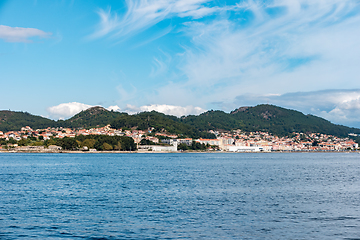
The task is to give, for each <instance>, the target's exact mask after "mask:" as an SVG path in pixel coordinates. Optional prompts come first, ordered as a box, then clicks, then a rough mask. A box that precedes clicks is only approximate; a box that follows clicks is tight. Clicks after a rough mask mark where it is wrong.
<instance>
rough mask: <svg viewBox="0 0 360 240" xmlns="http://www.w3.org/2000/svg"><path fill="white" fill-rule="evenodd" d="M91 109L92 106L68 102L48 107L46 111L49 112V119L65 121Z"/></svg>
mask: <svg viewBox="0 0 360 240" xmlns="http://www.w3.org/2000/svg"><path fill="white" fill-rule="evenodd" d="M91 107H93V106H91V105H88V104H84V103H78V102H70V103H61V104H59V105H57V106H52V107H48V108H47V109H46V111H48V112H49V114H50V116H51V118H54V119H66V118H69V117H72V116H74V115H75V114H77V113H79V112H81V111H83V110H86V109H88V108H91Z"/></svg>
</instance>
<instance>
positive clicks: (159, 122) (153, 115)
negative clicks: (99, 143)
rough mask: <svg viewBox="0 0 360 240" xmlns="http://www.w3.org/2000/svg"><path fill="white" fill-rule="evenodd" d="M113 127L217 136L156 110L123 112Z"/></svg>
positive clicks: (184, 135) (185, 135)
mask: <svg viewBox="0 0 360 240" xmlns="http://www.w3.org/2000/svg"><path fill="white" fill-rule="evenodd" d="M111 127H112V128H116V129H119V128H124V127H125V128H127V129H139V130H147V129H149V128H152V129H153V130H152V131H153V132H164V133H170V134H176V135H179V136H183V137H191V138H212V139H213V138H216V136H215V135H214V134H211V133H208V132H206V131H202V130H200V129H197V128H195V127H193V126H189V125H188V124H185V123H182V122H181V121H179V118H177V117H175V116H169V115H165V114H163V113H158V112H155V111H152V112H142V113H139V114H136V115H128V114H123V115H122V116H120V117H119V118H117V119H116V120H114V121H112V122H111Z"/></svg>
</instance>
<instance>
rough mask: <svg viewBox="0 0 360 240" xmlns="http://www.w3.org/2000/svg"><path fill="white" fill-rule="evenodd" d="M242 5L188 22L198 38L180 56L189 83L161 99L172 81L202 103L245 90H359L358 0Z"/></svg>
mask: <svg viewBox="0 0 360 240" xmlns="http://www.w3.org/2000/svg"><path fill="white" fill-rule="evenodd" d="M233 11H235V10H234V9H233ZM236 11H237V13H238V15H235V16H232V17H225V18H220V19H219V18H216V19H215V20H213V21H211V22H198V21H196V22H195V21H192V22H188V23H187V24H186V25H185V26H184V28H183V33H184V34H187V35H188V36H189V38H191V39H192V44H189V45H187V46H184V49H185V50H184V53H183V54H181V55H179V58H181V61H180V62H181V64H180V65H179V67H180V69H181V71H182V72H183V73H184V75H185V79H186V81H178V82H177V83H174V82H171V83H169V85H168V86H164V87H163V88H161V89H159V98H161V96H162V95H164V96H167V95H168V91H169V89H170V86H171V89H177V91H178V92H182V93H184V94H183V95H182V96H177V97H178V98H182V99H189V101H193V99H194V97H195V96H196V99H197V102H198V104H200V105H204V104H206V103H210V102H216V101H221V102H226V101H228V102H232V101H233V99H234V98H235V97H236V96H238V95H240V94H245V93H258V94H268V93H277V94H284V93H286V92H297V91H304V92H308V91H317V90H321V89H328V88H334V89H343V88H360V81H358V70H357V69H358V66H357V63H359V62H360V45H359V44H358V39H359V37H360V28H359V27H358V26H359V25H360V2H359V1H355V0H341V1H340V0H329V1H308V0H292V1H290V0H278V1H266V2H262V1H243V2H242V3H241V4H238V5H237V6H236ZM184 103H186V102H183V104H184Z"/></svg>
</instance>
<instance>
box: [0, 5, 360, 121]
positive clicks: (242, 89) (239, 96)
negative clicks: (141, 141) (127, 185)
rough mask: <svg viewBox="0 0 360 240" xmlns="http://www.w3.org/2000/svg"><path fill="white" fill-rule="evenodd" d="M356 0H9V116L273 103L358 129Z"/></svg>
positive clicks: (4, 91)
mask: <svg viewBox="0 0 360 240" xmlns="http://www.w3.org/2000/svg"><path fill="white" fill-rule="evenodd" d="M359 39H360V2H359V1H358V0H327V1H323V0H274V1H256V0H244V1H220V0H215V1H207V0H177V1H175V0H140V1H137V0H123V1H75V0H54V1H45V0H36V1H30V0H26V1H25V0H22V1H20V0H19V1H17V0H12V1H1V0H0V83H1V93H0V109H4V110H5V109H11V110H16V111H27V112H30V113H32V114H36V115H42V116H45V117H50V118H53V119H58V118H68V117H71V116H72V115H74V114H76V113H77V112H79V111H81V110H83V109H86V108H88V107H90V106H95V105H101V106H104V107H106V108H109V109H114V110H119V111H126V112H129V113H135V112H140V111H149V110H157V111H160V112H164V113H167V114H173V115H177V116H181V115H188V114H199V113H201V112H203V111H205V110H209V109H220V110H224V111H231V110H233V109H235V108H238V107H241V106H255V105H257V104H262V103H269V104H274V105H278V106H281V107H286V108H291V109H295V110H299V111H302V112H304V113H306V114H308V113H310V114H314V115H317V116H320V117H324V118H326V119H328V120H330V121H332V122H334V123H338V124H344V125H348V126H355V127H360V120H359V119H360V81H359V80H360V77H359V76H360V74H359V73H360V70H359V69H360V67H359V63H360V44H359Z"/></svg>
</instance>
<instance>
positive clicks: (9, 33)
mask: <svg viewBox="0 0 360 240" xmlns="http://www.w3.org/2000/svg"><path fill="white" fill-rule="evenodd" d="M51 35H52V33H49V32H44V31H42V30H39V29H36V28H22V27H9V26H4V25H0V39H4V40H5V41H6V42H32V41H31V40H30V38H33V37H40V38H47V37H50V36H51Z"/></svg>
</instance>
